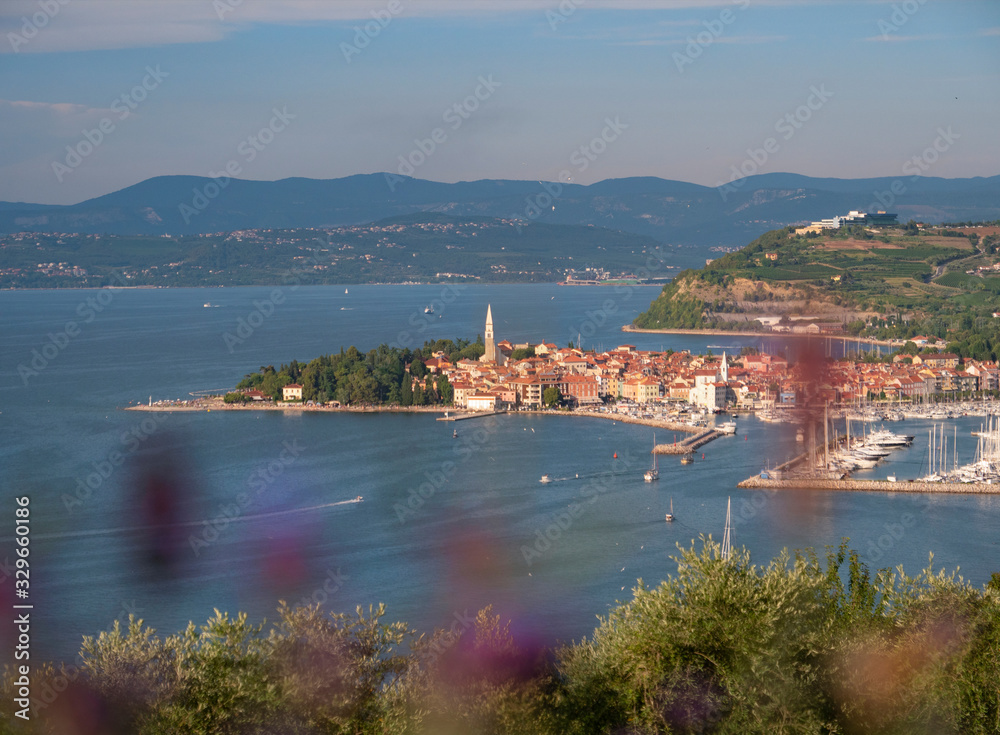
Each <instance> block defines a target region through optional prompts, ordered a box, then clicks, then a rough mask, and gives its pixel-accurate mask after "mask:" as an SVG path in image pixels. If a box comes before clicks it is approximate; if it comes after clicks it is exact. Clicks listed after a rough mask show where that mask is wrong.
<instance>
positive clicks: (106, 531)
mask: <svg viewBox="0 0 1000 735" xmlns="http://www.w3.org/2000/svg"><path fill="white" fill-rule="evenodd" d="M362 501H363V498H362V497H361V496H360V495H359V496H358V497H356V498H351V499H350V500H338V501H336V502H334V503H322V504H320V505H310V506H307V507H305V508H290V509H288V510H275V511H270V512H268V513H255V514H253V515H246V516H237V517H235V518H229V523H246V522H247V521H258V520H262V519H265V518H280V517H281V516H288V515H297V514H299V513H309V512H311V511H314V510H324V509H326V508H335V507H337V506H340V505H354V504H356V503H361V502H362ZM205 523H211V521H210V520H208V519H202V520H200V521H188V522H184V523H158V524H152V525H148V526H117V527H115V528H95V529H92V530H89V531H66V532H65V533H32V534H31V538H33V539H63V538H86V537H88V536H112V535H114V534H118V533H137V532H139V531H152V530H154V529H160V528H198V527H199V526H203V525H205ZM0 541H13V539H12V538H10V539H0Z"/></svg>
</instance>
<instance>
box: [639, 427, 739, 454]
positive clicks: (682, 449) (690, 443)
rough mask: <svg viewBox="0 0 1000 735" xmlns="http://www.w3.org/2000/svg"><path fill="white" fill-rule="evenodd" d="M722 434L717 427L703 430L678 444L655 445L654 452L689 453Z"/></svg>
mask: <svg viewBox="0 0 1000 735" xmlns="http://www.w3.org/2000/svg"><path fill="white" fill-rule="evenodd" d="M720 436H722V434H721V433H720V432H718V431H716V430H715V429H709V430H708V431H703V432H701V433H700V434H695V435H694V436H689V437H687V438H686V439H684V440H683V441H679V442H677V443H676V444H657V445H656V446H655V447H653V453H654V454H689V453H691V452H693V451H695V450H696V449H698V448H700V447H703V446H704V445H706V444H708V443H709V442H710V441H712V440H713V439H718V438H719V437H720Z"/></svg>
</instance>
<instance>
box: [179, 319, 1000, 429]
mask: <svg viewBox="0 0 1000 735" xmlns="http://www.w3.org/2000/svg"><path fill="white" fill-rule="evenodd" d="M909 342H911V343H912V345H911V346H910V348H909V349H908V350H907V349H905V348H904V349H901V350H899V351H897V352H896V353H894V354H893V355H892V356H891V357H889V358H885V359H882V360H877V359H873V358H872V357H871V355H867V356H865V355H854V356H851V357H847V358H842V359H831V358H827V357H825V353H824V352H823V351H824V350H825V349H826V348H827V347H828V345H827V344H825V342H824V340H822V339H818V340H813V341H812V342H809V341H808V340H806V339H794V338H791V339H788V340H786V341H785V342H784V343H783V349H781V350H773V352H775V353H778V352H780V353H781V354H771V353H768V352H763V351H761V350H758V349H756V348H753V347H742V348H740V347H736V348H734V350H733V352H732V353H730V352H728V351H726V350H723V351H722V352H721V353H720V354H717V355H716V354H711V353H712V351H711V350H709V351H708V354H705V355H699V354H692V353H691V352H690V351H688V350H682V351H672V350H666V351H651V350H640V349H637V348H636V346H635V345H631V344H621V345H618V346H616V347H615V348H613V349H610V350H606V351H603V352H597V351H595V350H589V351H587V350H582V349H580V348H579V347H574V346H567V347H559V346H557V345H556V344H554V343H552V342H545V341H542V342H539V343H537V344H528V343H523V344H520V343H512V342H510V341H508V340H506V339H504V340H499V341H497V340H496V338H495V335H494V325H493V313H492V307H487V314H486V323H485V337H484V346H485V349H484V351H483V354H482V355H481V356H480V357H479V358H478V359H471V358H466V359H460V360H457V361H455V362H452V361H451V359H450V358H449V356H448V355H447V354H446V353H444V352H441V351H439V352H436V353H433V354H431V355H430V356H429V357H426V358H425V359H424V360H423V361H422V364H423V367H424V368H425V369H426V375H424V376H422V377H421V378H420V380H421V381H422V382H423V383H424V384H426V385H427V386H431V385H433V384H435V383H436V382H437V381H439V380H441V379H442V378H443V379H444V380H445V381H446V382H447V384H448V385H449V386H450V388H451V401H450V406H449V407H453V408H456V409H465V410H468V411H506V410H537V409H543V408H553V407H562V408H569V409H593V408H597V407H603V406H606V405H608V404H612V403H613V404H617V405H619V406H623V405H624V406H631V407H634V408H636V409H637V410H638V411H640V412H642V411H646V412H653V411H654V410H655V411H656V412H658V413H662V412H663V411H665V410H667V409H671V410H673V411H676V410H677V409H693V410H696V411H703V412H713V413H717V412H722V411H726V410H732V411H758V412H768V411H775V410H779V409H782V408H795V407H797V406H801V405H803V404H804V403H807V402H810V403H815V402H816V401H819V402H822V403H824V404H831V405H837V406H853V405H858V404H865V403H870V402H872V401H876V402H878V401H881V402H883V403H884V405H887V406H893V405H895V406H896V408H897V409H899V408H900V407H904V406H905V407H912V406H917V405H921V404H935V403H939V402H942V401H955V400H958V399H962V398H970V397H972V396H974V395H982V394H987V393H990V392H995V391H997V390H998V388H1000V366H998V364H997V363H996V362H983V361H977V360H971V359H966V360H963V359H961V358H960V357H959V356H958V355H956V354H953V353H950V352H944V351H942V349H943V348H944V346H945V343H944V342H943V341H942V340H940V339H938V338H936V337H933V336H917V337H914V338H913V339H912V340H910V341H909ZM806 345H812V351H811V353H809V354H810V356H809V358H808V359H802V358H801V353H802V348H803V346H806ZM817 352H818V353H819V354H817ZM796 355H800V359H796ZM409 369H410V366H407V370H409ZM280 390H281V393H280V397H279V396H277V395H268V394H267V393H265V392H263V391H261V390H259V389H254V388H250V389H239V390H237V391H236V393H237V394H239V396H240V397H241V399H242V400H241V401H240V403H239V405H240V406H241V407H254V406H257V407H261V406H263V405H274V406H282V405H283V406H287V407H292V406H299V407H315V408H320V407H329V408H344V407H346V406H341V404H340V403H339V402H337V401H317V400H315V399H314V397H312V396H310V395H308V392H307V391H306V389H305V387H304V386H303V385H301V384H299V383H288V384H286V385H284V386H282V387H281V389H280ZM163 403H164V402H161V404H163ZM166 403H167V405H169V404H174V402H166ZM446 403H448V402H446ZM175 405H176V404H175Z"/></svg>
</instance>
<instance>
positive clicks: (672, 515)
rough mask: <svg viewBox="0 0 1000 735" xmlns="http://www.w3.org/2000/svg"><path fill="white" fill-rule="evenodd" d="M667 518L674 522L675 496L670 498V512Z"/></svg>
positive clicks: (668, 521) (669, 521)
mask: <svg viewBox="0 0 1000 735" xmlns="http://www.w3.org/2000/svg"><path fill="white" fill-rule="evenodd" d="M665 520H666V521H667V523H672V522H673V520H674V499H673V498H670V512H669V513H667V517H666V519H665Z"/></svg>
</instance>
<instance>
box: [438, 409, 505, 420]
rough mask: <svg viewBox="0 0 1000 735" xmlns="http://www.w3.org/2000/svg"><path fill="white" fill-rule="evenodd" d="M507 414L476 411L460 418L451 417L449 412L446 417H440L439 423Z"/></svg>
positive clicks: (464, 414) (459, 416)
mask: <svg viewBox="0 0 1000 735" xmlns="http://www.w3.org/2000/svg"><path fill="white" fill-rule="evenodd" d="M504 413H507V412H506V411H475V412H471V413H463V414H461V415H458V416H451V415H449V414H448V412H445V415H444V416H438V418H437V420H438V421H465V420H466V419H483V418H486V417H487V416H499V415H501V414H504Z"/></svg>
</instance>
